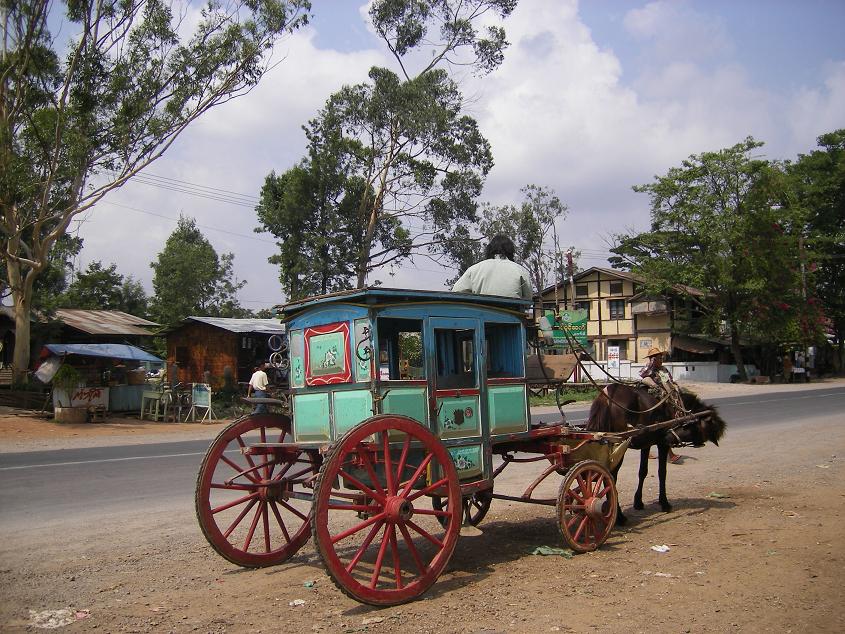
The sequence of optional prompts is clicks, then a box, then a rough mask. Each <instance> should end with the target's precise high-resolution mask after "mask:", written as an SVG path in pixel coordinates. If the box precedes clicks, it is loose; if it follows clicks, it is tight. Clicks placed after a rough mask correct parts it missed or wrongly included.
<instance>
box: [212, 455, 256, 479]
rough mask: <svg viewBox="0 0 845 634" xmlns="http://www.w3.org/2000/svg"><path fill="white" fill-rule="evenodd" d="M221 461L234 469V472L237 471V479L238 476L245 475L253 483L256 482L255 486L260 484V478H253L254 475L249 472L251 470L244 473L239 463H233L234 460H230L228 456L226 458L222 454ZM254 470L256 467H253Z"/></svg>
mask: <svg viewBox="0 0 845 634" xmlns="http://www.w3.org/2000/svg"><path fill="white" fill-rule="evenodd" d="M220 460H222V461H223V462H225V463H226V464H227V465H229V466H230V467H232V469H234V471H235V478H237V477H238V476H240V475H244V476H246V477H247V478H248V479H250V480H252V482H254V483H255V484H258V478H256V477H255V476H253V475H252V474H251V473H250V472H249V471H250V470H247V471H244V470H243V469H242V468H241V465H239V464H237V463H235V462H233V461H232V460H229V458H227V457H226V456H224V455H222V454H221V456H220ZM253 468H255V465H253ZM232 479H233V480H234V478H232Z"/></svg>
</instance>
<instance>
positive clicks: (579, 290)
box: [575, 284, 590, 297]
mask: <svg viewBox="0 0 845 634" xmlns="http://www.w3.org/2000/svg"><path fill="white" fill-rule="evenodd" d="M589 294H590V291H589V290H588V289H587V285H586V284H577V285H576V286H575V296H576V297H586V296H587V295H589Z"/></svg>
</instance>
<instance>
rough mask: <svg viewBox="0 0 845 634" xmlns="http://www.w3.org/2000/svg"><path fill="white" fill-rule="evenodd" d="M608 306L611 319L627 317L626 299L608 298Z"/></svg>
mask: <svg viewBox="0 0 845 634" xmlns="http://www.w3.org/2000/svg"><path fill="white" fill-rule="evenodd" d="M607 308H608V310H609V311H610V319H625V300H624V299H610V300H608V302H607Z"/></svg>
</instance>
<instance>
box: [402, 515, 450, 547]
mask: <svg viewBox="0 0 845 634" xmlns="http://www.w3.org/2000/svg"><path fill="white" fill-rule="evenodd" d="M406 524H407V525H408V526H410V527H411V528H413V529H414V530H415V531H417V532H418V533H419V534H420V535H422V536H423V537H425V538H426V539H427V540H428V541H430V542H431V543H432V544H434V545H435V546H437V547H438V548H443V542H441V541H440V540H439V539H437V538H436V537H434V536H433V535H431V534H430V533H429V532H428V531H426V530H425V529H423V528H420V527H419V526H417V525H416V524H414V522H412V521H411V520H408V521H407V522H406Z"/></svg>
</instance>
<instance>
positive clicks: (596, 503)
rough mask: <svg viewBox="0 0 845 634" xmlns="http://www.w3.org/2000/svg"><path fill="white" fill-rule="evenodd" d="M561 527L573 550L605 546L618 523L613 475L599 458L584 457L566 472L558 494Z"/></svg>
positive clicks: (558, 517)
mask: <svg viewBox="0 0 845 634" xmlns="http://www.w3.org/2000/svg"><path fill="white" fill-rule="evenodd" d="M557 520H558V528H560V532H561V534H562V535H563V539H565V540H566V543H567V544H568V545H569V547H570V548H572V550H574V551H576V552H579V553H583V552H588V551H591V550H595V549H596V548H598V547H599V546H601V545H602V544H603V543H604V541H605V540H606V539H607V536H608V535H610V531H611V529H612V528H613V524H614V523H615V522H616V486H615V484H614V482H613V476H612V475H611V474H610V471H608V470H607V469H606V468H605V467H603V466H602V465H601V464H600V463H598V462H596V461H595V460H584V461H583V462H579V463H577V464H576V465H575V466H573V467H572V468H571V469H570V470H569V472H568V473H567V474H566V478H564V480H563V483H562V484H561V485H560V491H559V492H558V496H557Z"/></svg>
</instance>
